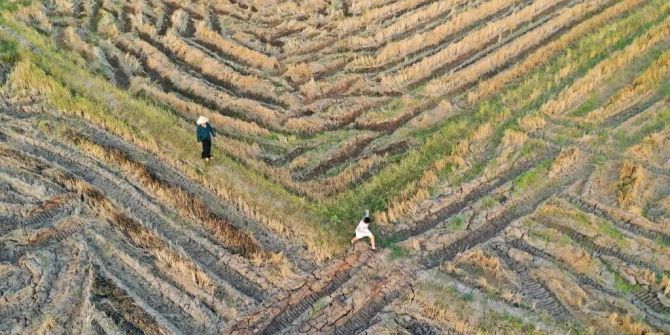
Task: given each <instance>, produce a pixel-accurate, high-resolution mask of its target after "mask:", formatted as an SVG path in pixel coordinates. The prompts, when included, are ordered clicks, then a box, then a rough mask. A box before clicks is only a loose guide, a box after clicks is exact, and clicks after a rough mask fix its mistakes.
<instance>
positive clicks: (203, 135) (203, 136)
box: [195, 123, 216, 142]
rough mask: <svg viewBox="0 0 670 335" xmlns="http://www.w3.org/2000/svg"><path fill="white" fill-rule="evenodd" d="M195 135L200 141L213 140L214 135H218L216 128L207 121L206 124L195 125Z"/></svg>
mask: <svg viewBox="0 0 670 335" xmlns="http://www.w3.org/2000/svg"><path fill="white" fill-rule="evenodd" d="M195 136H196V138H197V139H198V142H202V141H205V140H211V139H212V137H213V136H216V134H214V129H213V128H212V127H211V126H210V125H209V123H205V125H204V126H196V127H195Z"/></svg>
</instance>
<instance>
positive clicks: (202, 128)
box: [195, 116, 216, 162]
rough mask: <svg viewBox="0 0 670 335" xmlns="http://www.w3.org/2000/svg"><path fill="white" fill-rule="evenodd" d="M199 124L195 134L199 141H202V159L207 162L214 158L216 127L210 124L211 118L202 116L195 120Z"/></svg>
mask: <svg viewBox="0 0 670 335" xmlns="http://www.w3.org/2000/svg"><path fill="white" fill-rule="evenodd" d="M195 123H196V124H197V126H196V127H195V135H196V138H197V140H198V142H202V159H204V160H205V162H209V160H210V159H212V152H211V150H212V137H215V136H216V134H214V129H213V128H212V127H211V126H210V125H209V119H208V118H206V117H204V116H200V117H199V118H198V120H197V121H195Z"/></svg>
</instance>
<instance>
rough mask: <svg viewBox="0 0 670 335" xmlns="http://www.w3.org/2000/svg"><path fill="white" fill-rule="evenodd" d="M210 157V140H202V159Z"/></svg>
mask: <svg viewBox="0 0 670 335" xmlns="http://www.w3.org/2000/svg"><path fill="white" fill-rule="evenodd" d="M210 157H212V140H211V139H209V138H208V139H206V140H202V158H210Z"/></svg>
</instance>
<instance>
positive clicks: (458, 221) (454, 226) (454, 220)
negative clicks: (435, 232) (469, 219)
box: [449, 215, 465, 231]
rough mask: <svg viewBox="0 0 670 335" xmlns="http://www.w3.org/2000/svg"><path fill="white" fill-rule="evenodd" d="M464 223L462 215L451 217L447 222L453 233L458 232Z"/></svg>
mask: <svg viewBox="0 0 670 335" xmlns="http://www.w3.org/2000/svg"><path fill="white" fill-rule="evenodd" d="M464 223H465V219H464V218H463V216H462V215H455V216H452V217H451V219H450V220H449V228H451V230H453V231H459V230H462V229H463V225H464Z"/></svg>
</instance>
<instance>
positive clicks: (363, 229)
mask: <svg viewBox="0 0 670 335" xmlns="http://www.w3.org/2000/svg"><path fill="white" fill-rule="evenodd" d="M370 222H371V220H370V210H366V211H365V217H364V218H363V220H361V221H360V222H358V226H356V236H354V238H352V239H351V244H354V242H356V241H358V240H360V239H362V238H364V237H369V238H370V244H371V245H372V250H377V247H376V246H375V235H372V232H371V231H370V228H369V226H370Z"/></svg>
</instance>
